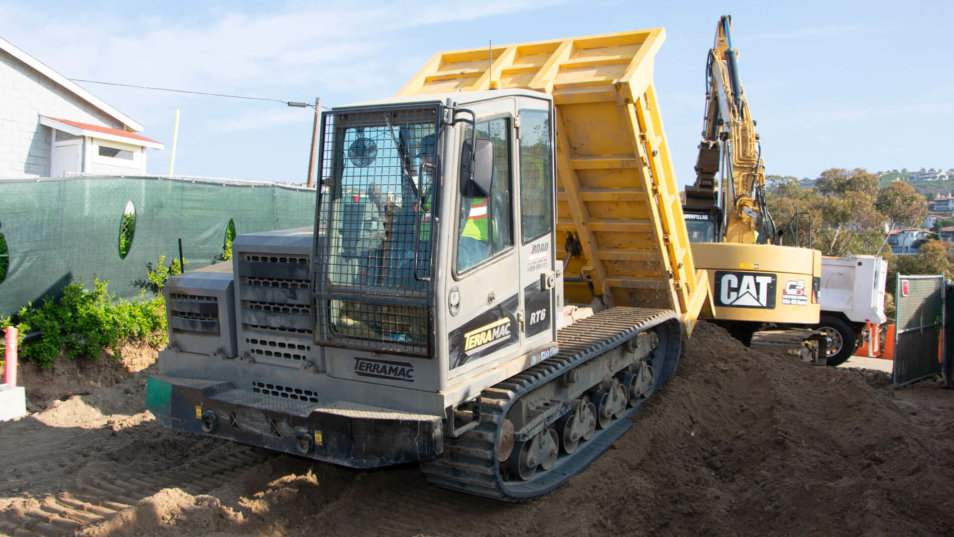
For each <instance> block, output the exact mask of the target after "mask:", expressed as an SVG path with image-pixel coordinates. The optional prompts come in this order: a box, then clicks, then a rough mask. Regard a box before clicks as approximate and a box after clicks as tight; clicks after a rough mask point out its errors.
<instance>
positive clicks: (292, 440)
mask: <svg viewBox="0 0 954 537" xmlns="http://www.w3.org/2000/svg"><path fill="white" fill-rule="evenodd" d="M146 408H148V409H149V411H150V412H152V413H153V414H154V415H155V416H156V419H157V420H158V421H159V423H161V424H162V425H163V426H165V427H167V428H169V429H173V430H177V431H186V432H191V433H199V434H207V435H210V436H215V437H219V438H227V439H229V440H234V441H236V442H241V443H243V444H248V445H252V446H258V447H263V448H267V449H272V450H275V451H281V452H285V453H290V454H293V455H299V456H303V457H308V458H312V459H317V460H320V461H324V462H330V463H333V464H340V465H342V466H347V467H350V468H376V467H380V466H389V465H393V464H401V463H407V462H416V461H422V460H428V459H433V458H435V457H437V456H438V455H440V454H441V452H442V451H443V434H442V430H441V418H440V417H439V416H431V415H426V414H414V413H407V412H395V411H393V410H390V409H384V408H378V407H371V406H366V405H358V404H351V403H341V402H339V403H335V404H331V405H324V404H316V403H314V402H308V401H304V400H294V399H291V398H283V397H276V396H273V395H263V394H259V393H253V392H249V391H245V390H240V389H237V388H236V387H235V386H234V385H233V384H232V383H230V382H224V381H214V380H197V379H188V378H179V377H169V376H154V377H149V380H148V383H147V384H146Z"/></svg>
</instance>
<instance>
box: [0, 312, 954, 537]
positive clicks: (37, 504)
mask: <svg viewBox="0 0 954 537" xmlns="http://www.w3.org/2000/svg"><path fill="white" fill-rule="evenodd" d="M149 372H150V370H148V369H147V370H145V371H143V372H140V373H138V374H133V375H131V376H129V377H128V378H126V379H124V380H122V381H121V382H119V383H117V384H115V385H113V386H110V387H103V388H97V389H93V390H91V392H90V393H89V394H88V395H79V396H75V397H73V398H67V399H66V400H65V401H58V400H57V402H56V403H54V404H51V405H50V408H48V409H46V410H43V411H42V412H38V413H37V414H34V415H33V416H31V417H30V418H25V419H23V420H20V421H19V422H16V423H13V424H8V425H0V451H3V452H4V453H5V454H9V458H10V463H9V464H7V465H5V466H4V467H2V468H0V483H2V484H0V513H3V515H0V532H4V531H6V532H8V533H13V531H12V530H11V529H10V528H11V527H14V528H18V529H21V530H22V529H26V530H27V531H30V532H33V533H34V534H41V535H46V534H54V533H53V530H56V529H58V528H59V529H61V530H63V531H68V532H69V533H72V532H74V531H75V532H78V533H80V534H83V535H91V536H103V537H105V536H107V535H108V536H121V535H128V536H133V535H152V536H166V535H169V536H171V535H186V536H192V535H195V536H198V535H223V536H224V535H236V534H240V535H274V536H279V535H292V536H299V535H300V536H305V535H314V534H315V533H317V532H320V533H323V534H330V535H344V534H348V535H407V536H410V535H462V536H465V535H466V536H470V535H474V536H485V535H492V536H497V535H500V536H525V535H674V536H675V535H690V534H692V535H725V536H749V535H751V536H760V537H761V536H773V535H792V536H802V535H819V536H849V535H850V536H856V535H864V536H882V535H883V536H889V535H890V536H894V535H938V536H941V535H952V534H954V513H952V511H951V510H950V509H946V508H945V505H946V501H947V496H949V495H950V492H951V490H952V486H951V483H952V479H954V412H952V411H954V391H950V390H942V389H940V388H939V387H938V385H937V384H935V383H931V382H926V383H920V384H918V385H915V386H914V387H912V388H907V389H901V390H896V389H893V388H892V387H891V386H890V385H889V384H888V383H887V382H886V379H885V377H884V375H883V374H880V373H877V374H876V373H871V372H867V371H852V370H836V369H829V368H813V367H812V366H810V365H808V364H805V363H802V362H800V361H798V360H797V359H796V358H794V357H792V356H786V355H784V354H782V353H766V352H760V351H755V350H752V349H748V348H745V347H743V346H741V345H740V344H738V343H737V342H736V341H735V340H734V339H732V338H731V337H729V336H728V335H727V334H726V333H725V332H724V331H722V330H721V329H719V328H716V327H714V326H711V325H707V324H705V323H700V325H699V327H698V328H697V330H696V332H695V333H694V335H693V338H692V341H691V343H690V347H689V349H688V350H687V353H686V356H685V357H684V359H683V361H682V363H681V364H680V366H679V369H678V370H677V372H676V374H675V376H674V377H673V378H672V380H671V381H670V384H669V385H668V386H667V387H666V388H665V389H664V390H663V391H662V392H661V393H660V394H659V395H658V396H657V397H655V398H654V399H653V400H651V401H650V402H649V403H648V404H647V405H646V406H645V407H644V409H643V410H642V411H641V412H640V413H638V414H637V416H636V417H635V418H634V419H633V422H634V426H633V428H632V430H631V431H630V432H629V433H627V434H626V435H625V436H624V437H623V438H621V439H620V441H618V442H617V443H616V445H615V446H614V448H613V449H612V450H610V451H609V452H608V453H607V454H606V455H605V456H604V457H603V458H601V459H600V460H599V461H597V462H596V463H594V464H593V465H592V466H591V467H590V468H589V469H588V470H587V471H585V472H584V473H582V474H580V475H579V476H576V477H575V478H573V479H572V480H571V481H570V482H569V484H567V485H566V486H564V487H563V488H561V489H559V490H557V491H556V492H554V493H552V494H550V495H548V496H546V497H544V498H542V499H539V500H535V501H532V502H528V503H526V504H518V505H511V504H502V503H498V502H494V501H490V500H484V499H481V498H474V497H470V496H465V495H462V494H457V493H452V492H447V491H444V490H441V489H437V488H435V487H433V486H430V485H428V484H427V483H426V481H425V480H424V479H423V477H422V476H421V474H420V473H419V471H418V470H417V468H416V467H414V466H407V467H399V468H392V469H386V470H380V471H372V472H356V471H350V470H346V469H342V468H338V467H334V466H330V465H326V464H319V463H314V462H310V461H307V460H302V459H297V458H294V457H286V456H276V455H274V454H271V453H269V452H265V451H261V450H254V449H250V448H247V447H243V446H238V445H236V444H232V443H229V442H219V441H215V440H211V439H206V438H200V437H195V436H191V435H183V434H178V433H173V432H169V431H166V430H164V429H163V428H162V427H160V426H158V425H157V424H156V423H155V421H154V420H152V419H151V417H150V416H149V414H148V413H146V412H144V411H143V406H142V398H143V388H142V386H143V384H144V378H145V377H144V375H145V374H148V373H149ZM29 389H30V388H29V387H28V390H29ZM64 414H66V415H67V416H68V419H67V416H64ZM71 420H72V423H71ZM124 420H125V421H124ZM47 444H49V446H48V448H49V449H46V448H44V449H40V450H39V452H38V450H37V449H36V448H34V449H32V450H31V449H29V448H28V446H45V445H47ZM57 446H59V448H58V447H57ZM56 464H59V465H61V466H55V465H56ZM44 465H46V466H48V467H50V468H48V469H47V468H46V467H44ZM18 466H19V467H21V469H20V470H19V471H17V470H14V468H17V467H18ZM25 467H29V468H30V469H32V470H31V471H25V470H24V468H25ZM83 494H85V496H84V495H83ZM70 502H73V503H70ZM77 502H79V503H82V504H83V505H85V506H86V507H84V509H85V511H83V512H84V513H85V514H86V517H85V519H83V520H80V517H78V516H77V515H75V514H74V513H73V512H66V513H64V512H62V506H63V505H66V506H69V505H74V504H76V503H77ZM84 502H85V503H84ZM58 509H59V510H60V511H57V510H58ZM97 509H98V510H97ZM37 513H46V518H43V515H38V514H37ZM56 513H59V514H56ZM70 523H73V525H72V526H70ZM50 528H52V529H50Z"/></svg>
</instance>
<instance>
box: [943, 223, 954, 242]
mask: <svg viewBox="0 0 954 537" xmlns="http://www.w3.org/2000/svg"><path fill="white" fill-rule="evenodd" d="M940 236H941V240H942V241H944V242H954V226H947V227H942V228H941V233H940Z"/></svg>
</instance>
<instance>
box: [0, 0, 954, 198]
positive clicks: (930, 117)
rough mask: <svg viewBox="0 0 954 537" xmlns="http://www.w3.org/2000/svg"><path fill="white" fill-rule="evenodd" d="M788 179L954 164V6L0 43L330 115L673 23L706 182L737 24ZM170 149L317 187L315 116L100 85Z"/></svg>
mask: <svg viewBox="0 0 954 537" xmlns="http://www.w3.org/2000/svg"><path fill="white" fill-rule="evenodd" d="M724 13H728V14H731V15H732V17H733V35H732V37H733V44H734V46H735V47H736V48H737V49H739V51H740V53H741V60H740V62H741V63H740V73H741V79H742V84H743V86H744V88H745V91H746V94H747V96H748V100H749V106H750V109H751V110H752V114H753V117H755V119H756V120H757V121H758V132H759V134H760V135H761V139H762V144H763V156H764V158H765V163H766V171H767V173H769V174H781V175H794V176H796V177H799V178H804V177H808V178H814V177H817V176H818V174H819V173H820V172H821V171H823V170H825V169H828V168H832V167H842V168H856V167H859V168H866V169H868V170H869V171H883V170H890V169H895V168H897V169H901V168H908V169H911V170H916V169H920V168H921V167H925V168H938V167H940V168H944V169H948V168H954V154H952V153H954V149H952V148H954V2H950V1H947V2H940V1H938V2H933V1H908V2H904V3H899V2H882V1H864V2H862V1H851V2H838V1H827V2H811V1H808V2H785V3H782V2H766V1H762V2H721V3H718V2H711V1H710V2H698V1H692V2H677V1H673V2H660V1H658V0H656V1H654V2H648V1H635V0H628V1H624V0H588V1H552V0H481V1H478V2H474V1H472V0H469V1H458V0H443V1H431V0H417V1H404V0H399V1H394V2H374V1H362V0H355V1H351V2H321V3H319V2H262V1H258V2H245V1H228V2H225V1H209V2H179V1H165V2H129V1H96V0H88V1H86V2H72V1H61V2H44V1H37V2H25V1H22V2H4V1H2V0H0V36H2V37H3V38H4V39H6V40H8V41H10V42H12V43H13V44H14V45H16V46H17V47H19V48H21V49H22V50H24V51H25V52H27V53H28V54H31V55H33V56H34V57H36V58H37V59H39V60H40V61H42V62H44V63H46V64H47V65H49V66H50V67H52V68H53V69H55V70H57V71H58V72H60V73H61V74H63V75H64V76H66V77H68V78H77V79H90V80H101V81H108V82H117V83H125V84H137V85H144V86H158V87H168V88H179V89H186V90H194V91H204V92H214V93H226V94H237V95H248V96H256V97H265V98H272V99H277V100H280V101H308V102H313V101H314V99H315V97H321V98H322V100H323V104H324V105H327V106H334V105H342V104H348V103H353V102H360V101H366V100H371V99H378V98H383V97H387V96H390V95H393V94H394V93H395V92H396V91H397V90H398V89H400V87H401V86H402V85H403V84H404V82H405V81H406V80H407V79H408V78H410V77H411V76H412V75H413V74H414V73H415V72H416V71H417V69H418V68H419V67H420V66H421V65H422V64H423V63H424V62H425V61H426V60H427V59H428V58H430V57H431V56H432V55H433V54H434V53H435V52H437V51H441V50H453V49H461V48H473V47H481V46H486V45H487V42H488V41H490V40H492V41H493V42H494V43H495V44H508V43H517V42H523V41H537V40H544V39H556V38H561V37H572V36H582V35H591V34H599V33H610V32H620V31H627V30H637V29H645V28H652V27H659V26H661V27H664V28H665V30H666V41H665V43H664V44H663V46H662V49H661V50H660V52H659V54H658V55H657V56H656V62H655V84H656V91H657V95H658V97H659V101H660V107H661V112H662V116H663V121H664V126H665V130H666V136H667V139H668V142H669V147H670V151H671V153H672V157H673V164H674V167H675V171H676V179H677V181H678V182H679V183H680V184H685V183H687V182H692V180H693V179H694V172H693V170H692V167H693V165H694V163H695V158H696V146H697V144H698V142H699V136H700V131H701V130H702V113H703V105H704V91H705V60H706V54H707V51H708V49H709V47H710V46H711V44H712V39H713V36H714V33H715V28H716V23H717V22H718V20H719V16H720V15H722V14H724ZM80 85H82V86H83V87H85V88H86V89H87V90H89V91H90V92H92V93H93V94H94V95H96V96H98V97H100V98H102V99H103V100H105V101H106V102H108V103H110V104H111V105H113V106H114V107H116V108H117V109H119V110H121V111H122V112H124V113H125V114H127V115H129V116H131V117H132V118H134V119H135V120H136V121H138V122H139V123H141V124H142V125H144V126H145V130H144V131H143V132H142V134H143V135H145V136H148V137H150V138H153V139H156V140H158V141H160V142H162V143H164V144H166V149H165V150H162V151H154V150H151V151H150V152H149V165H148V171H149V172H150V173H155V174H165V173H167V172H168V170H169V157H170V149H171V145H172V133H173V122H174V118H175V111H176V109H179V110H180V127H179V142H178V148H177V150H176V163H175V171H176V174H177V175H179V174H182V175H191V176H205V177H229V178H243V179H258V180H279V181H288V182H304V179H305V175H306V172H307V166H308V153H309V147H310V143H311V128H312V115H311V111H310V110H309V109H298V108H288V107H287V106H284V105H283V104H281V103H279V102H267V101H249V100H236V99H223V98H212V97H202V96H193V95H183V94H176V93H163V92H154V91H145V90H134V89H127V88H116V87H109V86H101V85H95V84H86V83H81V84H80Z"/></svg>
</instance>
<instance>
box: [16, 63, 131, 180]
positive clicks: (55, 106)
mask: <svg viewBox="0 0 954 537" xmlns="http://www.w3.org/2000/svg"><path fill="white" fill-rule="evenodd" d="M40 115H44V116H48V117H56V118H63V119H70V120H73V121H80V122H83V123H90V124H95V125H103V126H105V127H111V128H114V129H122V128H123V125H122V123H120V122H119V121H117V120H116V119H114V118H112V117H110V116H109V115H107V114H105V113H104V112H102V111H101V110H98V109H96V108H95V107H93V106H92V105H90V104H89V103H87V102H86V101H84V100H82V99H80V98H79V97H77V96H76V95H74V94H72V93H70V92H68V91H66V90H65V89H64V88H62V87H61V86H59V85H58V84H56V83H54V82H53V81H51V80H49V79H48V78H46V77H45V76H43V75H41V74H40V73H38V72H37V71H35V70H34V69H32V68H31V67H29V66H28V65H26V64H25V63H23V62H21V61H20V60H18V59H16V58H14V57H12V56H10V55H9V54H7V53H6V52H3V51H0V181H2V180H4V179H16V178H23V177H26V176H40V177H49V176H50V148H51V146H52V143H51V142H52V141H51V136H52V129H50V128H49V127H45V126H43V125H40Z"/></svg>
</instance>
